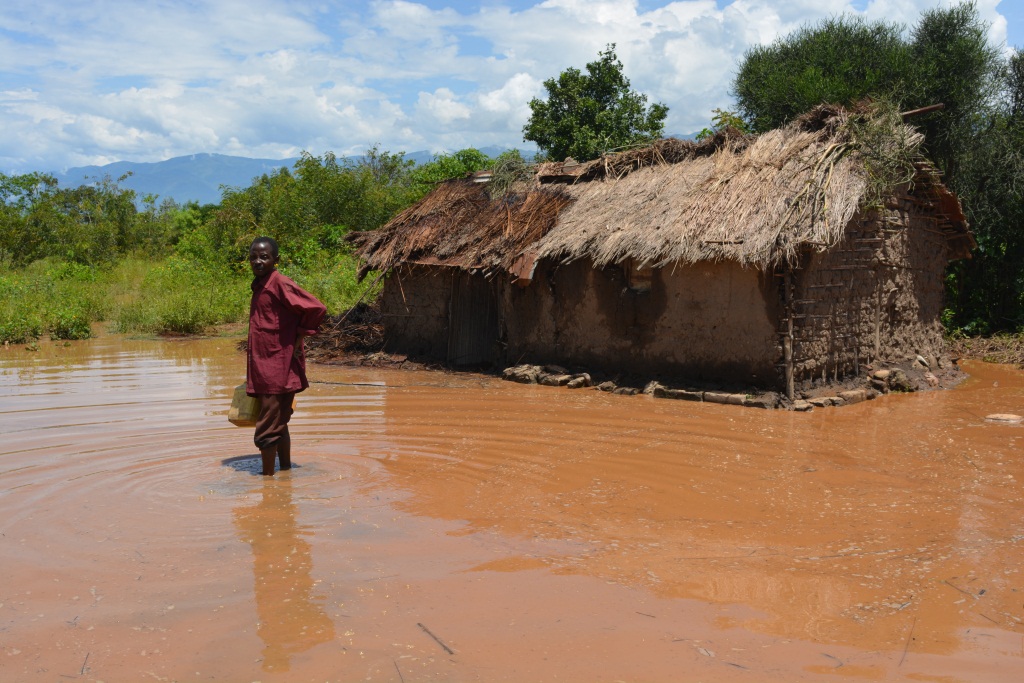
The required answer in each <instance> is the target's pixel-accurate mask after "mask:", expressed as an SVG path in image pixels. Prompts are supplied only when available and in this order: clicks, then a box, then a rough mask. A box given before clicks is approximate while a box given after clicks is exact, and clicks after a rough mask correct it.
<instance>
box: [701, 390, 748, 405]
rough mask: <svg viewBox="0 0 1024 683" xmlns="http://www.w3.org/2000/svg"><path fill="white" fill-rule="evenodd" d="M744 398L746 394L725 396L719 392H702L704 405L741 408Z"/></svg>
mask: <svg viewBox="0 0 1024 683" xmlns="http://www.w3.org/2000/svg"><path fill="white" fill-rule="evenodd" d="M746 397H747V396H746V394H726V393H723V392H719V391H705V392H704V402H705V403H724V404H727V405H732V406H741V405H743V401H744V399H746Z"/></svg>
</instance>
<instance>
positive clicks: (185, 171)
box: [53, 146, 533, 204]
mask: <svg viewBox="0 0 1024 683" xmlns="http://www.w3.org/2000/svg"><path fill="white" fill-rule="evenodd" d="M480 151H481V152H483V153H484V154H486V155H487V156H491V157H494V156H497V155H498V154H500V153H502V152H504V151H505V148H503V147H495V146H491V147H481V148H480ZM520 151H521V152H522V154H523V155H524V156H527V157H528V156H532V154H533V153H532V152H528V151H525V150H520ZM433 157H434V154H433V153H432V152H427V151H419V152H411V153H409V154H406V155H405V158H406V159H411V160H413V161H415V162H416V163H417V164H422V163H424V162H426V161H430V160H431V159H433ZM348 158H349V159H351V160H356V159H358V157H348ZM296 161H298V157H293V158H291V159H251V158H249V157H235V156H228V155H225V154H190V155H188V156H183V157H175V158H173V159H167V160H165V161H156V162H138V161H115V162H114V163H112V164H106V165H104V166H79V167H76V168H69V169H67V170H66V171H63V172H60V173H54V174H53V175H54V177H56V178H57V181H58V182H59V183H60V185H61V186H62V187H77V186H78V185H82V184H85V183H91V182H95V181H97V180H100V179H102V178H103V177H104V176H109V177H110V178H111V179H113V180H117V179H118V178H120V177H121V176H123V175H125V174H126V173H129V172H130V173H131V175H130V176H128V177H127V178H125V179H124V180H122V181H120V182H119V183H118V184H119V185H120V186H121V187H123V188H126V189H130V190H135V193H136V195H137V196H138V197H139V198H140V199H141V198H142V197H143V196H145V195H150V194H151V195H157V196H158V197H159V199H158V200H157V203H158V204H159V203H160V202H161V201H163V200H164V199H173V200H174V201H176V202H178V203H179V204H185V203H186V202H191V201H194V202H199V203H200V204H218V203H220V200H221V187H222V186H226V187H248V186H249V185H251V184H252V181H253V179H254V178H257V177H259V176H261V175H263V174H264V173H272V172H274V171H276V170H277V169H279V168H282V167H288V168H291V167H292V166H294V165H295V162H296Z"/></svg>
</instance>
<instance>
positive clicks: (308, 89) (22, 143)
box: [0, 0, 1024, 172]
mask: <svg viewBox="0 0 1024 683" xmlns="http://www.w3.org/2000/svg"><path fill="white" fill-rule="evenodd" d="M953 2H954V0H940V4H941V5H943V6H948V5H950V4H952V3H953ZM934 6H936V0H867V1H865V0H859V1H858V2H852V1H847V0H732V1H731V2H730V1H729V0H725V1H724V2H723V1H721V0H719V1H718V2H716V1H715V0H677V1H675V2H668V1H666V2H661V3H654V2H644V3H643V4H642V5H641V4H640V3H638V2H637V1H636V0H547V1H546V2H537V3H536V4H534V5H525V9H512V8H510V7H509V6H507V5H505V4H503V0H487V1H486V2H480V3H478V4H477V3H463V2H460V3H455V2H451V3H449V4H448V6H443V3H440V2H437V0H432V1H431V2H430V3H429V4H427V3H425V2H413V1H410V0H349V1H348V2H346V3H322V2H319V1H317V2H314V1H312V0H311V1H310V2H296V1H294V0H194V1H193V2H188V3H160V4H156V3H138V2H135V1H134V0H96V1H95V2H92V3H81V2H66V1H65V0H34V1H33V2H31V3H29V2H27V0H12V2H8V3H5V6H4V9H3V10H0V29H2V30H0V127H2V128H3V130H4V131H5V135H4V136H3V137H2V139H0V170H11V171H19V172H21V171H28V170H36V169H39V170H45V169H58V168H62V167H66V166H69V165H81V164H84V163H96V162H99V161H100V160H110V159H133V160H145V161H151V160H157V159H160V158H166V157H169V156H177V155H185V154H191V153H195V152H221V153H233V154H243V155H248V156H291V155H294V154H296V153H297V152H298V151H301V150H308V151H310V152H312V153H314V154H321V153H323V152H325V151H328V150H333V151H335V152H337V153H339V154H346V153H358V152H361V151H364V150H365V149H366V148H367V147H368V146H370V145H373V144H378V143H379V144H380V145H381V146H382V147H383V148H384V149H390V150H395V151H397V150H405V151H414V150H416V149H423V148H428V149H431V150H434V151H440V150H449V151H450V150H454V149H458V148H460V147H464V146H469V145H472V146H478V147H479V146H485V145H489V144H499V145H505V146H524V143H523V142H522V127H523V125H524V124H525V122H526V120H527V118H528V116H529V107H528V106H527V103H528V102H529V100H530V98H532V97H534V96H543V94H544V92H543V88H542V86H541V84H542V82H543V81H544V80H545V79H547V78H550V77H553V76H557V75H558V73H559V72H560V71H562V70H564V69H565V68H566V67H569V66H575V67H577V68H582V67H583V66H584V65H585V64H586V63H587V62H588V61H592V60H594V59H595V58H596V57H597V53H598V51H600V50H602V49H604V47H605V45H606V44H608V43H616V45H617V54H618V55H619V57H620V59H621V60H622V62H623V63H624V65H625V71H626V75H627V76H628V77H629V78H630V80H631V82H632V85H633V87H634V88H635V89H637V90H639V91H641V92H643V93H645V94H647V95H648V96H649V98H650V100H651V101H659V102H663V103H665V104H667V105H668V106H669V107H670V113H669V118H668V121H667V130H668V131H669V132H677V133H688V132H691V131H694V130H697V129H699V128H701V127H702V126H704V125H706V124H707V122H708V119H709V117H710V114H711V110H712V109H713V108H714V107H729V106H731V98H730V96H729V87H730V84H731V80H732V77H733V74H734V72H735V69H736V66H737V63H738V61H739V59H740V58H741V57H742V54H743V52H744V51H745V50H746V49H748V48H749V47H751V46H752V45H754V44H757V43H761V42H769V41H771V40H774V39H775V38H776V37H778V36H780V35H785V34H786V33H788V32H789V31H792V30H794V29H795V28H797V27H799V26H800V25H802V24H805V23H808V22H816V21H819V20H821V19H823V18H826V17H829V16H835V15H837V14H841V13H843V12H845V11H851V10H853V9H855V8H861V9H862V10H863V11H862V16H865V17H866V18H868V19H885V20H887V21H902V22H904V23H907V24H913V23H914V22H916V21H917V19H918V17H919V16H920V13H921V11H922V10H925V9H929V8H932V7H934ZM517 7H524V5H523V3H522V2H519V3H518V4H517ZM1014 8H1015V5H1012V4H1011V3H1010V2H1009V0H1002V2H1000V0H979V2H978V9H979V12H980V13H981V15H982V17H983V18H984V19H986V20H988V21H990V22H991V23H992V27H991V30H990V36H991V38H992V40H993V41H994V42H997V43H1001V42H1003V41H1005V40H1006V39H1007V35H1008V30H1009V29H1010V27H1012V26H1014V24H1008V23H1007V22H1006V20H1005V19H1004V15H1005V16H1010V13H1011V12H1017V14H1016V15H1015V16H1017V17H1019V16H1020V14H1019V12H1020V10H1017V9H1014ZM1022 21H1024V20H1022Z"/></svg>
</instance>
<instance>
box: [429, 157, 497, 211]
mask: <svg viewBox="0 0 1024 683" xmlns="http://www.w3.org/2000/svg"><path fill="white" fill-rule="evenodd" d="M493 163H494V159H491V158H490V157H489V156H487V155H486V154H484V153H483V152H481V151H480V150H478V149H474V148H472V147H469V148H467V149H461V150H459V151H458V152H454V153H452V154H437V155H435V156H434V158H433V159H431V160H430V161H428V162H426V163H424V164H420V165H419V166H417V167H416V168H414V169H413V170H412V173H411V180H412V183H413V193H414V195H415V197H416V199H420V198H422V197H423V196H424V195H426V194H427V193H428V192H430V191H431V190H432V189H434V187H435V186H436V185H437V184H438V183H441V182H444V181H445V180H449V179H451V178H460V177H462V176H464V175H466V174H467V173H473V172H474V171H480V170H483V169H485V168H490V166H491V165H492V164H493Z"/></svg>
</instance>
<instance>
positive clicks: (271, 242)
mask: <svg viewBox="0 0 1024 683" xmlns="http://www.w3.org/2000/svg"><path fill="white" fill-rule="evenodd" d="M257 244H266V245H267V246H269V247H270V253H271V254H273V255H274V258H277V257H278V256H280V255H281V254H280V250H279V249H278V248H277V240H275V239H274V238H273V237H257V238H256V239H254V240H253V241H252V244H250V245H249V249H252V248H253V247H254V246H256V245H257Z"/></svg>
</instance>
